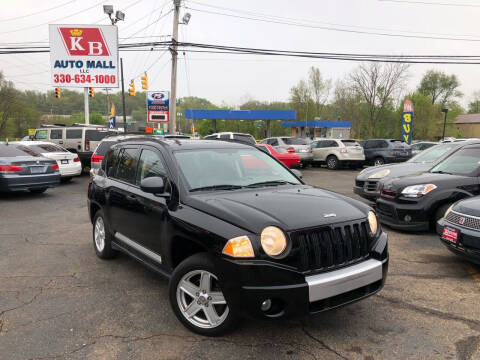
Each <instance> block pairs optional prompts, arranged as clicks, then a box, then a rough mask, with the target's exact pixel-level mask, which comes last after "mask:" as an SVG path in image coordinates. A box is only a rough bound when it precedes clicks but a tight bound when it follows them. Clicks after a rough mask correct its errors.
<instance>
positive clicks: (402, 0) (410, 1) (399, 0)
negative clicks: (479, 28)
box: [378, 0, 480, 7]
mask: <svg viewBox="0 0 480 360" xmlns="http://www.w3.org/2000/svg"><path fill="white" fill-rule="evenodd" d="M378 1H383V2H394V3H403V4H420V5H438V6H458V7H480V5H475V4H465V3H460V4H459V3H437V2H428V1H413V0H378Z"/></svg>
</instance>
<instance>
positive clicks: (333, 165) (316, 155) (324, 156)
mask: <svg viewBox="0 0 480 360" xmlns="http://www.w3.org/2000/svg"><path fill="white" fill-rule="evenodd" d="M310 147H311V148H312V153H313V160H312V162H313V164H315V163H316V164H327V167H328V168H329V169H330V170H335V169H338V168H339V167H340V166H342V165H347V166H353V167H361V166H363V163H364V161H365V155H364V153H363V148H362V147H361V146H360V144H359V143H358V142H356V141H355V140H342V139H322V140H315V141H314V142H312V143H311V144H310Z"/></svg>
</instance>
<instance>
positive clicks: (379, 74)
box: [350, 63, 408, 136]
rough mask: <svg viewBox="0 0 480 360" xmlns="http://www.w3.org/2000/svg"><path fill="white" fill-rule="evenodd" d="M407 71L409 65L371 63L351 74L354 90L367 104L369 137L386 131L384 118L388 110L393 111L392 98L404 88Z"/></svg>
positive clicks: (363, 65)
mask: <svg viewBox="0 0 480 360" xmlns="http://www.w3.org/2000/svg"><path fill="white" fill-rule="evenodd" d="M407 71H408V65H407V64H398V63H389V64H384V65H382V64H380V63H370V64H361V65H360V66H359V67H358V68H357V69H355V70H354V71H353V72H352V73H351V74H350V82H351V85H352V88H353V90H354V91H355V92H357V93H359V94H360V95H361V96H362V100H363V101H364V102H365V104H366V108H367V114H368V117H367V123H366V124H365V125H366V133H367V135H368V136H376V135H377V134H380V133H381V131H382V130H384V129H385V124H381V119H382V116H385V115H386V114H385V113H386V112H387V110H390V112H391V111H392V110H393V109H392V108H393V100H392V97H393V96H395V95H397V93H398V92H399V91H400V90H401V89H403V88H404V86H405V84H406V80H407V77H408V73H407ZM379 125H382V126H379Z"/></svg>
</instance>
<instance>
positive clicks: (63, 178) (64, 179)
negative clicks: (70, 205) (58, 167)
mask: <svg viewBox="0 0 480 360" xmlns="http://www.w3.org/2000/svg"><path fill="white" fill-rule="evenodd" d="M70 180H72V177H71V176H66V177H62V178H60V181H61V182H62V183H67V182H69V181H70Z"/></svg>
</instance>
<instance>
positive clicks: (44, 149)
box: [27, 144, 67, 153]
mask: <svg viewBox="0 0 480 360" xmlns="http://www.w3.org/2000/svg"><path fill="white" fill-rule="evenodd" d="M27 146H28V147H29V148H31V149H33V150H34V151H35V152H38V153H50V152H66V151H67V150H65V149H64V148H62V147H61V146H57V145H55V144H40V145H27Z"/></svg>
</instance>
